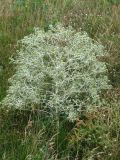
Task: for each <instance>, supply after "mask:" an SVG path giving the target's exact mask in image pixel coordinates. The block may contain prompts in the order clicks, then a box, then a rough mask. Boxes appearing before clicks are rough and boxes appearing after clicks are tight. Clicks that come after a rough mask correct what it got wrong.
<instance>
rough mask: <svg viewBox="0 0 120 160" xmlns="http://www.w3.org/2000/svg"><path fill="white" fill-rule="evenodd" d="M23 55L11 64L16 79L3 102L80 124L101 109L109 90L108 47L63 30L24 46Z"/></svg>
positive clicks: (36, 35) (25, 40) (26, 39)
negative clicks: (90, 112)
mask: <svg viewBox="0 0 120 160" xmlns="http://www.w3.org/2000/svg"><path fill="white" fill-rule="evenodd" d="M19 43H20V45H21V49H20V50H19V51H18V52H17V55H16V57H15V58H14V59H12V60H11V61H12V63H14V64H15V66H16V72H15V74H14V75H13V76H12V77H11V78H10V79H9V82H10V87H9V89H8V92H7V96H6V97H5V98H4V100H3V101H2V105H3V106H8V107H12V108H17V109H25V108H32V107H34V106H36V105H37V106H39V107H40V108H42V109H46V108H50V109H51V110H52V111H56V112H57V113H64V114H65V115H66V116H67V117H68V118H69V119H70V120H75V119H76V118H77V117H78V116H79V115H80V113H81V111H83V110H85V111H87V110H91V109H92V108H93V107H94V106H96V107H99V106H101V98H100V95H101V92H102V91H103V90H106V89H109V88H110V85H109V84H108V83H109V80H108V77H107V75H106V73H107V67H106V64H105V62H103V61H100V57H103V56H106V54H107V53H106V52H105V51H104V47H103V46H102V45H101V44H99V43H98V42H95V41H93V40H92V39H91V38H90V37H89V36H88V35H87V33H85V32H76V31H75V30H74V29H73V28H72V27H67V28H65V27H63V26H62V25H61V24H58V25H56V26H55V27H53V26H50V29H49V30H48V31H47V32H45V31H44V30H40V29H39V28H35V31H34V33H33V34H30V35H28V36H26V37H24V38H23V39H22V40H21V41H19Z"/></svg>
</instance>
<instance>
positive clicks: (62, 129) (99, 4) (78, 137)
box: [0, 0, 120, 160]
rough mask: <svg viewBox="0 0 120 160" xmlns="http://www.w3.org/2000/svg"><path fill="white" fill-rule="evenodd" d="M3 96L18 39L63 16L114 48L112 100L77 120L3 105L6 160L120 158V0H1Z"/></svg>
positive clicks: (1, 145) (1, 139)
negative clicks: (8, 109) (6, 108)
mask: <svg viewBox="0 0 120 160" xmlns="http://www.w3.org/2000/svg"><path fill="white" fill-rule="evenodd" d="M0 10H1V11H0V100H2V99H3V98H4V96H5V95H6V90H7V87H8V81H7V80H8V78H9V77H10V76H11V75H12V74H13V72H14V67H13V66H12V65H11V64H9V58H10V57H11V56H12V55H13V54H14V53H15V51H16V43H17V40H19V39H21V38H23V37H24V36H25V35H28V34H29V33H31V32H32V31H33V27H35V26H39V27H42V28H44V29H45V30H47V29H48V25H49V24H55V23H57V22H62V23H63V24H64V25H65V26H67V25H69V24H70V25H72V26H73V27H74V28H76V30H79V29H80V28H81V30H84V31H87V32H88V34H89V35H90V37H92V38H94V39H96V40H97V41H100V42H101V43H103V45H104V46H105V47H106V49H107V50H108V51H109V53H110V57H109V58H108V59H106V61H107V62H108V69H109V78H110V80H111V84H112V85H113V89H112V91H110V92H109V93H107V94H106V95H104V96H105V98H106V99H107V102H108V104H107V105H106V106H105V107H104V108H103V109H101V110H96V112H91V113H88V114H86V115H84V116H82V117H80V120H78V121H76V122H75V123H70V122H68V121H66V120H65V119H63V118H62V117H60V118H59V119H58V117H57V116H54V117H53V116H52V115H49V114H44V113H43V112H41V111H34V112H31V111H17V110H16V111H6V110H3V109H1V110H0V159H2V160H55V159H56V160H57V159H60V160H62V159H63V160H68V159H70V160H73V159H75V160H119V157H120V102H119V96H120V76H119V75H120V4H119V0H116V1H115V0H76V1H72V0H58V1H56V0H34V1H29V0H21V1H19V0H14V1H13V0H11V1H10V0H4V1H2V0H1V1H0Z"/></svg>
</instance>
